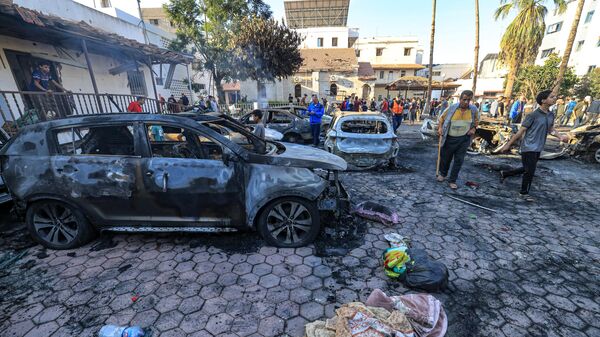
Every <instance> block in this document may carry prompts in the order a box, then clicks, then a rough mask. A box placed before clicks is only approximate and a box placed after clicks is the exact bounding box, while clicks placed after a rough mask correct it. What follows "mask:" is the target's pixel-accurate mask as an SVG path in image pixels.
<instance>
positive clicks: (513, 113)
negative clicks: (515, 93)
mask: <svg viewBox="0 0 600 337" xmlns="http://www.w3.org/2000/svg"><path fill="white" fill-rule="evenodd" d="M526 102H527V100H526V99H525V95H521V97H519V99H518V100H516V101H515V102H514V103H513V105H512V107H511V108H510V121H511V122H512V123H517V124H518V123H520V122H521V118H522V117H523V111H524V110H525V103H526Z"/></svg>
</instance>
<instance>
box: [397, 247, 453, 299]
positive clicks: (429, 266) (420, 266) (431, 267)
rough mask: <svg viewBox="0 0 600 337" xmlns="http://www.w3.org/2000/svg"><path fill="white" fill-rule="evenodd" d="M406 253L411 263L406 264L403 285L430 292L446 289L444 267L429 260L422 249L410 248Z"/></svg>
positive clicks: (445, 271) (446, 279)
mask: <svg viewBox="0 0 600 337" xmlns="http://www.w3.org/2000/svg"><path fill="white" fill-rule="evenodd" d="M407 253H408V256H410V260H411V261H410V262H408V263H407V264H406V276H405V277H404V280H403V283H404V285H406V286H407V287H409V288H417V289H421V290H425V291H431V292H439V291H442V290H444V289H446V288H447V287H448V269H447V268H446V265H444V264H443V263H441V262H438V261H433V260H431V259H430V258H429V256H428V255H427V252H425V251H424V250H422V249H414V248H411V249H409V250H408V251H407Z"/></svg>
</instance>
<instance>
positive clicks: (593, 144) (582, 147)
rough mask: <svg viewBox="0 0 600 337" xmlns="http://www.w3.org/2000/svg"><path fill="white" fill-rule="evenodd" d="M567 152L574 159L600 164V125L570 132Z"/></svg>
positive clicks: (587, 126)
mask: <svg viewBox="0 0 600 337" xmlns="http://www.w3.org/2000/svg"><path fill="white" fill-rule="evenodd" d="M570 134H571V136H572V137H571V140H570V141H569V144H568V145H567V149H566V150H567V152H568V153H569V154H570V155H571V156H573V157H576V158H582V159H585V160H588V161H592V162H596V163H600V124H599V125H585V126H582V127H579V128H576V129H574V130H571V132H570Z"/></svg>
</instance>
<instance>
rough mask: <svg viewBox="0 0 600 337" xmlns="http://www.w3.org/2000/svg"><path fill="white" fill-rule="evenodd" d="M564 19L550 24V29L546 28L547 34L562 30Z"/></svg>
mask: <svg viewBox="0 0 600 337" xmlns="http://www.w3.org/2000/svg"><path fill="white" fill-rule="evenodd" d="M562 24H563V23H562V21H561V22H558V23H555V24H552V25H550V26H548V29H546V34H552V33H556V32H560V29H561V28H562Z"/></svg>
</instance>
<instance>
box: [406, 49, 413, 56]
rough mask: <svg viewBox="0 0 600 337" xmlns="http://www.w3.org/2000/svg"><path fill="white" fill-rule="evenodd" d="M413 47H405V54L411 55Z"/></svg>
mask: <svg viewBox="0 0 600 337" xmlns="http://www.w3.org/2000/svg"><path fill="white" fill-rule="evenodd" d="M411 49H412V48H404V56H410V50H411Z"/></svg>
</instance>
